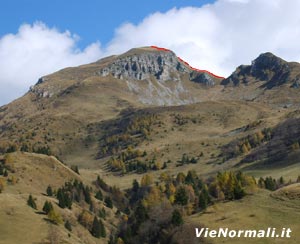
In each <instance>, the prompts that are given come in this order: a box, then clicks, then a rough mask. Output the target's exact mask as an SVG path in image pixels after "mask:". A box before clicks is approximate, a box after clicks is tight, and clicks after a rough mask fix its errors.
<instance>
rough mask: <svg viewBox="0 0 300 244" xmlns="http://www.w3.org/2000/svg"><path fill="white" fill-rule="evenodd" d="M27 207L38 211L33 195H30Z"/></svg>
mask: <svg viewBox="0 0 300 244" xmlns="http://www.w3.org/2000/svg"><path fill="white" fill-rule="evenodd" d="M27 205H28V206H30V207H32V208H33V209H37V207H36V203H35V200H34V199H33V197H32V195H31V194H30V195H29V197H28V200H27Z"/></svg>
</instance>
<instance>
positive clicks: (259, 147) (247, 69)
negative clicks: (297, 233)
mask: <svg viewBox="0 0 300 244" xmlns="http://www.w3.org/2000/svg"><path fill="white" fill-rule="evenodd" d="M299 77H300V64H298V63H295V62H286V61H284V60H283V59H281V58H279V57H276V56H275V55H273V54H271V53H264V54H261V55H260V56H259V57H258V58H256V59H255V60H254V61H253V62H252V64H251V65H241V66H239V67H238V68H237V69H236V70H235V71H234V72H233V73H232V74H231V75H230V76H229V77H228V78H222V77H219V76H216V75H214V74H212V73H210V72H208V71H204V70H198V69H195V68H193V67H191V66H190V65H189V64H188V63H187V62H185V61H183V60H182V59H181V58H179V57H177V56H176V54H175V53H174V52H172V51H171V50H167V49H163V48H158V47H153V46H152V47H142V48H134V49H131V50H129V51H128V52H126V53H124V54H121V55H115V56H110V57H107V58H104V59H101V60H99V61H97V62H94V63H91V64H86V65H82V66H79V67H70V68H66V69H63V70H60V71H58V72H55V73H53V74H50V75H45V76H43V77H41V78H40V79H39V80H38V81H37V83H36V84H35V85H34V86H32V87H30V89H29V91H28V92H27V93H26V94H25V95H24V96H23V97H20V98H19V99H17V100H15V101H13V102H12V103H10V104H7V105H5V106H2V107H0V192H1V191H2V193H1V194H0V202H1V205H0V217H1V218H0V219H3V220H4V222H3V221H2V222H1V221H0V236H4V241H5V243H16V242H20V240H21V239H22V235H24V233H25V232H24V231H21V230H20V229H21V228H23V227H22V226H30V223H31V221H35V222H36V223H38V226H35V227H34V228H33V229H32V235H31V236H26V238H25V237H24V243H32V242H33V241H34V242H35V243H39V242H42V243H48V242H49V241H50V239H51V238H50V237H51V236H52V235H53V233H54V232H55V235H54V236H55V237H57V238H58V239H60V240H63V241H64V242H65V243H103V242H105V243H107V242H108V241H109V239H111V242H110V243H117V242H118V243H122V240H123V241H124V242H125V243H141V242H145V243H178V241H181V243H185V242H184V240H185V238H188V239H186V240H189V242H188V243H196V242H197V241H198V240H195V238H192V236H193V234H192V233H191V230H193V231H194V229H193V228H194V224H195V220H198V219H199V220H201V221H200V223H202V220H205V222H203V225H205V226H206V225H207V226H214V225H215V224H216V223H219V222H218V221H220V220H222V221H223V220H224V221H225V222H226V224H228V226H231V227H235V226H234V225H235V222H234V219H236V218H235V217H232V216H229V217H228V219H226V217H224V216H225V215H224V214H223V213H222V211H221V210H220V209H228V211H229V212H230V211H233V210H232V209H231V206H233V208H234V211H233V212H234V216H239V219H238V220H237V221H239V223H244V221H246V222H245V223H249V224H251V226H252V225H253V226H254V224H255V221H256V222H257V221H258V220H259V221H262V220H264V221H265V222H263V223H262V224H263V226H269V225H270V223H268V222H267V218H265V215H266V212H268V213H269V212H270V210H269V206H270V205H272V204H274V206H275V208H276V211H282V210H281V209H280V206H281V205H280V204H277V203H276V201H277V200H276V199H275V197H282V196H283V193H282V192H284V191H286V192H288V194H290V193H291V195H293V196H297V194H298V187H292V185H291V186H286V185H287V184H290V183H293V182H294V181H295V180H296V179H297V177H298V167H299V163H300V161H299V160H300V154H299V153H300V151H299V148H300V146H299V144H300V137H299V136H300V127H299V119H300V109H299V103H300V97H299V89H298V86H299V84H298V83H299V80H298V79H299ZM229 171H232V172H234V173H232V172H231V173H228V172H229ZM239 171H241V172H242V173H240V172H239ZM4 172H6V173H5V174H4ZM218 172H222V174H224V175H222V174H220V173H219V174H218ZM226 172H227V173H226ZM7 174H8V175H7ZM247 174H249V175H251V177H249V176H248V175H247ZM5 175H6V176H5ZM252 176H253V177H254V178H255V179H256V182H257V183H255V181H253V178H252ZM269 176H272V177H273V178H274V179H275V178H276V180H275V182H276V184H275V183H274V180H273V179H272V180H271V181H272V182H273V183H272V184H271V183H270V182H269V180H270V178H266V177H269ZM222 177H223V178H222ZM260 177H262V178H263V179H260ZM281 177H282V178H281ZM222 179H223V181H222V182H223V183H224V182H225V181H226V180H228V179H235V180H236V181H239V180H241V181H240V182H234V183H233V182H227V183H228V185H235V188H234V191H233V192H230V191H229V192H228V187H224V186H223V185H222V184H223V183H222V182H221V183H220V182H218V180H219V181H221V180H222ZM277 179H278V180H277ZM289 179H290V183H287V182H289ZM134 180H136V181H134ZM259 182H260V183H259ZM283 182H284V183H283ZM267 183H268V184H271V186H272V187H273V188H272V189H273V190H275V188H276V189H277V187H278V188H280V187H283V188H282V189H281V190H280V191H278V192H276V193H274V195H272V196H271V195H270V194H268V191H267V190H266V189H260V188H267V187H269V188H270V185H268V184H267ZM266 185H267V186H266ZM48 186H51V187H52V188H53V192H54V193H53V195H52V196H50V195H48V193H47V192H46V188H47V187H48ZM241 187H243V188H242V189H241ZM285 187H287V188H285ZM269 188H267V189H269ZM182 189H185V190H184V191H185V192H188V197H187V200H186V201H187V202H188V203H187V204H185V199H184V198H183V199H178V197H179V195H180V194H179V193H178V192H180V191H182ZM58 192H59V193H58ZM99 192H100V193H99ZM176 193H178V194H179V195H177V198H176ZM246 193H251V194H252V195H249V196H248V195H247V196H244V194H246ZM30 194H32V195H33V199H35V201H36V204H37V210H33V209H30V207H29V206H27V204H26V201H27V199H28V198H29V195H30ZM232 194H233V195H232ZM204 195H205V196H208V197H209V198H208V199H203V197H204ZM240 197H241V198H243V197H246V200H245V201H247V204H246V205H245V201H244V200H243V199H242V200H238V199H240ZM283 197H284V200H282V201H284V206H291V208H292V209H293V210H295V211H296V209H297V208H296V207H295V208H294V205H293V204H296V203H298V201H300V199H294V200H295V202H293V201H294V200H293V201H292V200H290V199H287V198H286V197H285V196H283ZM235 198H237V199H235ZM70 199H71V200H72V207H70V208H68V206H69V205H68V204H70V201H69V200H70ZM233 199H234V200H237V201H234V202H232V201H231V200H233ZM45 201H50V202H51V203H52V205H53V206H54V211H55V213H56V214H57V216H60V218H61V221H62V222H63V223H64V224H62V222H60V221H58V220H59V218H58V217H57V216H56V215H54V217H55V216H56V217H57V218H58V219H56V220H55V218H54V220H53V215H52V216H50V217H51V218H50V219H49V218H48V217H49V216H47V215H45V213H44V212H43V211H42V208H43V204H44V202H45ZM227 201H229V202H227ZM256 201H263V202H264V203H266V206H265V207H261V208H259V211H257V208H258V207H257V206H258V205H257V204H256ZM179 202H180V203H179ZM254 203H255V204H254ZM111 204H112V205H113V206H111ZM181 204H182V205H181ZM205 204H206V205H208V206H209V210H208V211H209V212H210V216H213V217H207V218H206V217H205V214H201V215H199V213H200V212H202V211H205V210H204V208H203V206H202V205H205ZM210 205H212V206H210ZM214 206H217V207H216V208H214ZM247 206H248V207H247ZM272 206H273V205H272ZM295 206H296V205H295ZM246 208H248V209H247V214H248V215H247V216H246V215H244V214H243V213H244V211H245V209H246ZM103 209H104V210H103ZM266 209H267V210H266ZM29 210H30V211H29ZM175 210H176V211H175ZM178 211H179V212H178ZM256 211H257V213H258V214H257V217H256V216H255V214H253V213H252V212H255V213H256ZM287 211H288V210H287ZM23 212H26V214H25V215H24V216H25V217H24V218H23V219H22V220H20V219H21V218H22V213H23ZM273 212H274V211H273ZM230 213H231V212H230ZM173 215H175V217H174V219H173V217H172V216H173ZM219 215H220V216H219ZM250 215H251V218H249V216H250ZM182 216H183V219H184V222H185V224H183V225H182V226H181V227H180V228H179V227H176V226H177V224H178V225H180V224H181V217H182ZM95 217H96V219H95ZM293 217H294V218H297V216H292V214H291V213H290V212H288V214H281V215H274V216H272V219H274V220H273V222H274V226H280V224H282V223H283V222H284V221H287V222H288V221H290V220H291V218H293ZM97 218H98V219H97ZM208 218H209V220H208ZM216 219H217V221H215V220H216ZM257 219H258V220H257ZM99 220H101V221H100V222H99ZM9 221H12V222H13V223H18V224H15V225H14V226H15V227H14V228H12V229H11V230H9V229H8V228H7V226H6V224H5V222H9ZM51 221H52V222H51ZM53 221H54V222H53ZM55 221H56V222H55ZM67 221H68V225H67ZM97 221H98V222H97ZM172 221H173V222H172ZM174 221H175V222H174ZM225 222H224V223H225ZM51 223H52V224H51ZM53 223H56V225H53ZM101 223H102V224H101ZM65 224H66V225H67V226H68V228H69V229H70V225H71V227H72V228H71V229H72V230H71V231H70V230H69V229H66V228H65V227H64V225H65ZM97 226H98V227H99V226H102V227H103V226H104V229H105V230H106V237H104V234H103V233H102V235H103V236H102V237H100V239H99V238H98V237H99V236H98V234H99V233H98V232H99V230H100V229H101V230H102V231H103V228H102V227H101V228H100V227H99V228H100V229H99V228H98V227H97ZM50 227H51V228H50ZM53 228H54V229H53ZM128 228H129V229H128ZM278 228H279V227H278ZM295 228H296V229H297V228H298V227H296V226H295ZM1 229H3V230H7V231H6V232H5V233H6V234H5V235H4V232H3V233H2V232H1ZM24 229H25V230H28V228H25V227H24ZM125 230H126V231H125ZM53 231H54V232H53ZM48 232H49V233H48ZM12 233H19V234H18V235H15V236H14V238H15V239H13V238H12V236H13V234H12ZM47 233H48V234H47ZM51 233H52V234H51ZM193 233H194V232H193ZM2 234H3V235H2ZM97 236H98V237H97ZM116 238H117V239H116ZM118 238H121V240H118ZM203 241H204V242H205V240H203ZM225 241H226V240H225ZM229 241H231V240H229ZM293 241H294V243H298V242H297V240H295V238H294V239H293V240H292V242H293ZM292 242H291V243H292ZM0 243H1V240H0Z"/></svg>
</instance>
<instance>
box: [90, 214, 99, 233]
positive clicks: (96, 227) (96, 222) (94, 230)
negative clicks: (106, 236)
mask: <svg viewBox="0 0 300 244" xmlns="http://www.w3.org/2000/svg"><path fill="white" fill-rule="evenodd" d="M91 233H92V235H93V236H94V237H96V238H99V237H100V236H101V226H100V222H99V220H98V218H97V217H96V216H95V217H94V221H93V225H92V230H91Z"/></svg>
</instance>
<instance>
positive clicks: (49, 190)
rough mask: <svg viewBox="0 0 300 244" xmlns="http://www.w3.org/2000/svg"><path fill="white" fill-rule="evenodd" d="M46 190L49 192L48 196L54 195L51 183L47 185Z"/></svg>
mask: <svg viewBox="0 0 300 244" xmlns="http://www.w3.org/2000/svg"><path fill="white" fill-rule="evenodd" d="M46 192H47V196H49V197H52V196H53V191H52V188H51V186H50V185H49V186H48V187H47V190H46Z"/></svg>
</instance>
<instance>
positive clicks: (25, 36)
mask: <svg viewBox="0 0 300 244" xmlns="http://www.w3.org/2000/svg"><path fill="white" fill-rule="evenodd" d="M299 9H300V1H286V0H214V1H212V0H211V1H209V0H163V1H162V0H154V1H149V0H146V1H137V0H126V1H101V0H97V1H96V0H85V1H78V0H77V1H76V0H73V1H71V0H51V1H46V0H9V1H8V0H4V1H1V5H0V106H1V105H2V104H5V103H8V102H10V101H11V100H13V99H15V98H17V97H19V96H21V95H23V94H24V93H26V92H27V91H28V89H29V87H30V86H32V85H34V84H35V83H36V82H37V80H38V79H39V78H40V77H42V76H45V75H47V74H51V73H53V72H55V71H57V70H60V69H62V68H65V67H70V66H78V65H81V64H87V63H91V62H94V61H96V60H99V59H101V58H103V57H105V56H109V55H113V54H121V53H123V52H126V51H127V50H129V49H131V48H134V47H141V46H150V45H156V46H161V47H165V48H168V49H171V50H173V51H174V52H175V53H176V54H177V55H178V56H180V57H181V58H183V59H184V60H186V61H187V62H189V64H190V65H191V66H193V67H195V68H198V69H206V70H209V71H210V72H213V73H215V74H216V75H220V76H225V77H227V76H229V75H230V74H231V73H232V72H233V71H234V70H235V68H236V67H237V66H239V65H241V64H250V63H251V61H252V60H254V59H255V58H256V57H257V56H258V55H260V54H261V53H264V52H273V53H274V54H275V55H277V56H280V57H282V58H283V59H286V60H288V61H298V62H299V61H300V45H299V40H300V28H299V26H300V15H299Z"/></svg>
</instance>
